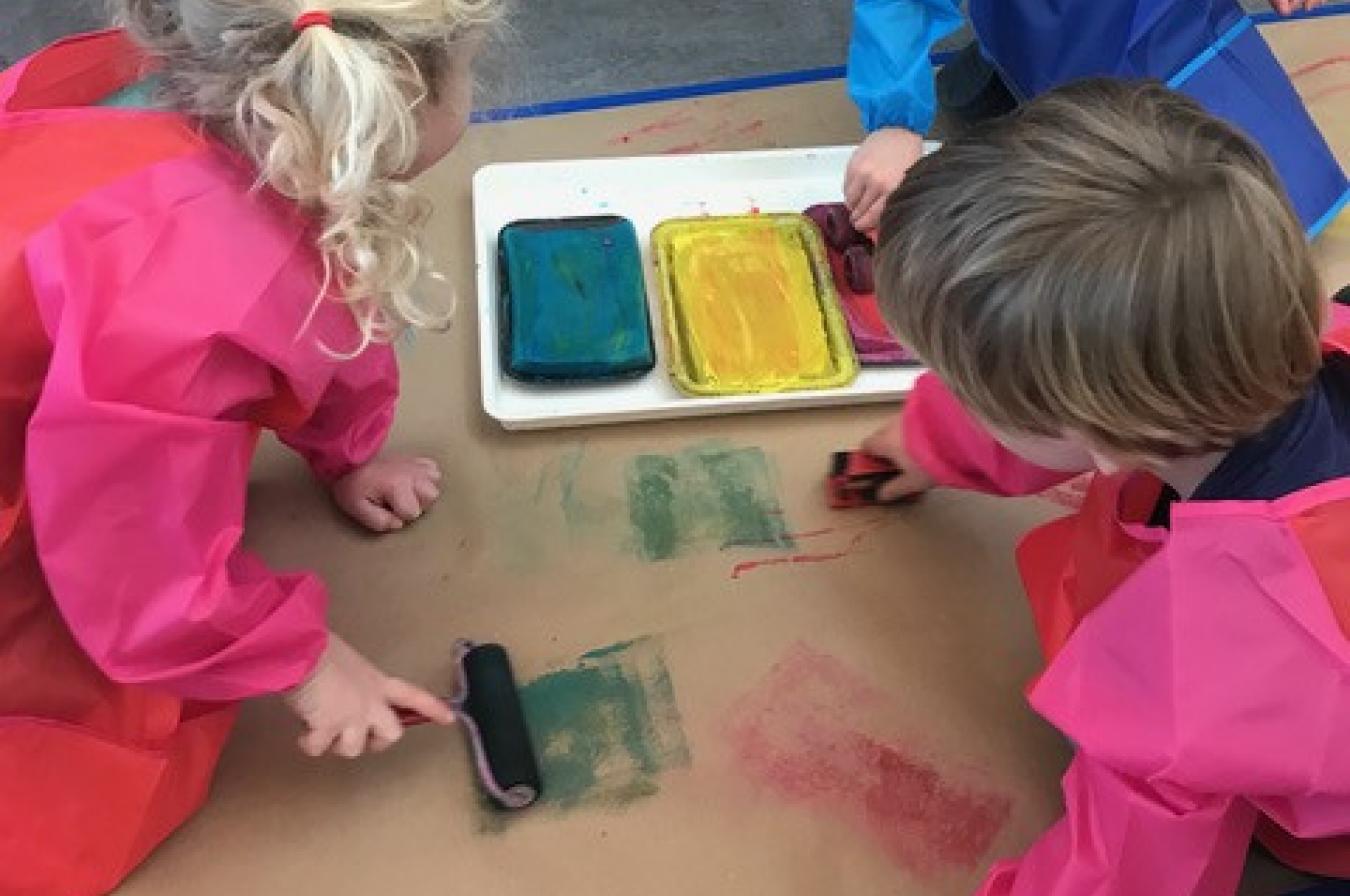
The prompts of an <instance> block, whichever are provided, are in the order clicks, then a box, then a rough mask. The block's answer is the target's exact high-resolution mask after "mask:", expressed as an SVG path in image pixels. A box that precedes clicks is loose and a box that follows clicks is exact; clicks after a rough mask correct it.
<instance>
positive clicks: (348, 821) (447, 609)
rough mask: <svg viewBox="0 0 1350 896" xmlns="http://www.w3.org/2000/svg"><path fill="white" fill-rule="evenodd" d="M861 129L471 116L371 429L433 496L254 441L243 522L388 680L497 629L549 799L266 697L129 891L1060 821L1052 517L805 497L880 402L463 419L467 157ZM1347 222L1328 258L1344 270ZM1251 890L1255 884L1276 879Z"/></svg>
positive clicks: (825, 887)
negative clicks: (371, 754) (349, 750)
mask: <svg viewBox="0 0 1350 896" xmlns="http://www.w3.org/2000/svg"><path fill="white" fill-rule="evenodd" d="M1267 33H1268V34H1269V36H1270V38H1271V40H1272V43H1273V44H1274V46H1275V48H1276V50H1277V51H1278V52H1279V53H1280V55H1281V57H1282V58H1283V59H1284V60H1285V61H1286V62H1287V64H1288V65H1289V66H1290V68H1291V69H1301V68H1303V67H1305V66H1308V65H1309V64H1310V63H1313V62H1316V61H1317V60H1320V59H1324V58H1327V57H1331V56H1334V55H1335V53H1336V51H1337V50H1338V49H1343V48H1344V47H1345V46H1347V45H1350V18H1344V19H1335V20H1332V19H1323V20H1318V21H1316V22H1309V23H1300V24H1290V25H1281V26H1275V27H1271V28H1268V29H1267ZM1347 79H1350V67H1347V66H1345V65H1343V64H1335V65H1328V66H1324V67H1323V68H1321V69H1317V70H1314V71H1311V72H1310V73H1309V74H1306V75H1303V76H1301V77H1300V80H1299V85H1300V87H1301V88H1303V89H1304V90H1305V92H1306V93H1307V94H1308V95H1309V96H1310V98H1311V101H1312V107H1313V111H1314V114H1315V115H1317V117H1318V118H1319V120H1320V121H1321V123H1322V125H1323V126H1324V127H1325V128H1326V129H1327V130H1328V133H1329V136H1330V138H1331V140H1332V141H1333V142H1334V143H1335V144H1336V146H1337V149H1338V151H1339V152H1340V154H1341V157H1342V158H1346V157H1347V156H1350V115H1347V114H1346V110H1347V108H1350V93H1346V92H1339V93H1338V92H1337V90H1336V88H1337V87H1338V86H1341V85H1345V84H1346V83H1347ZM1343 89H1344V88H1342V90H1343ZM858 136H859V131H858V127H857V123H856V117H855V114H854V112H853V110H852V108H851V106H850V104H849V103H848V101H847V99H846V97H845V96H844V92H843V87H842V84H840V83H825V84H817V85H809V86H798V87H789V88H782V89H774V90H764V91H756V92H750V93H740V94H733V95H728V96H721V97H712V98H706V99H698V100H692V101H683V102H673V103H664V104H659V105H648V106H637V107H630V108H623V109H616V110H612V111H603V112H595V113H584V114H574V115H568V116H562V117H555V118H542V119H533V120H525V121H518V122H512V123H505V124H496V125H491V126H483V127H477V128H474V129H473V130H472V131H471V132H470V134H469V135H468V136H467V138H466V139H465V141H464V143H463V144H462V146H461V147H460V149H459V150H458V151H457V152H456V154H455V155H454V156H453V158H452V159H451V160H450V161H448V162H446V163H445V164H443V165H441V166H440V167H439V168H437V169H436V170H435V171H433V172H432V173H431V174H430V175H429V176H428V177H427V178H426V181H425V188H426V190H427V191H428V192H429V194H430V195H431V196H432V197H433V198H434V200H435V201H436V204H437V208H438V211H437V216H436V218H435V221H434V224H433V230H432V233H433V238H432V243H433V245H434V247H435V250H436V252H437V254H438V256H439V261H440V262H441V266H442V268H443V269H444V270H445V271H447V272H449V273H450V274H451V279H452V282H453V283H454V284H455V286H456V287H457V289H458V291H459V294H460V295H461V296H462V302H463V305H462V312H461V313H460V315H459V318H458V324H457V326H456V328H455V330H454V332H453V333H451V334H450V335H448V336H422V337H419V338H418V340H417V343H416V345H415V347H414V349H413V350H412V351H411V352H409V353H406V354H405V364H404V390H405V395H404V399H403V404H402V406H401V410H400V415H399V420H398V425H397V428H396V431H395V433H394V436H393V440H392V448H393V449H395V450H401V451H419V452H426V453H428V454H430V455H432V456H433V457H436V458H437V459H438V460H439V461H440V462H441V463H442V464H443V466H444V468H445V473H446V479H445V483H444V492H445V496H444V498H443V499H442V501H441V503H440V504H439V505H438V506H437V507H436V508H435V509H434V511H433V512H432V513H431V514H430V515H429V516H428V517H427V518H425V519H424V520H422V521H421V522H419V523H418V524H417V525H416V526H415V527H413V528H412V529H411V530H410V531H407V532H406V533H403V534H399V535H396V536H393V537H387V538H381V539H375V538H369V537H366V536H363V535H361V534H358V533H357V532H356V531H355V530H354V529H353V528H352V527H351V526H350V525H348V524H346V523H345V522H344V521H343V520H342V519H340V518H339V517H338V515H337V514H336V513H335V512H334V511H333V510H332V508H331V507H330V506H329V504H328V503H327V501H326V499H325V498H324V496H322V495H321V494H320V493H319V492H318V490H317V489H316V488H315V486H314V485H312V484H311V483H310V482H309V480H308V478H307V476H306V473H305V470H304V469H303V467H302V466H301V464H300V462H299V461H297V460H296V459H294V458H293V457H290V456H288V455H286V454H285V453H283V452H281V451H279V450H276V449H275V448H274V447H270V448H268V449H267V450H265V451H264V453H263V454H262V456H261V457H260V460H259V463H258V466H257V473H256V477H255V487H254V491H253V494H252V498H251V503H250V519H249V536H250V540H251V543H252V544H253V545H254V546H255V547H257V548H258V549H259V550H260V551H261V552H262V553H263V554H264V555H265V556H266V557H267V558H268V559H269V560H270V561H272V562H273V563H274V564H276V565H277V566H278V567H281V568H304V567H310V568H314V569H317V570H319V571H320V572H321V573H322V574H323V575H324V577H325V578H326V580H327V581H328V583H329V584H330V586H331V588H332V593H333V606H332V624H333V627H334V628H335V629H336V630H337V631H339V632H341V633H343V634H344V635H346V636H347V637H348V638H349V639H350V640H351V641H352V642H353V643H354V644H356V645H357V646H358V647H359V648H360V649H361V650H363V651H365V652H366V653H368V654H369V655H370V656H371V657H372V658H374V659H376V660H377V661H378V662H379V663H381V664H382V665H383V666H384V667H385V668H387V669H389V670H390V671H392V672H394V673H396V674H400V675H403V676H405V677H408V678H410V679H412V680H415V681H418V682H422V683H426V684H428V685H434V686H439V687H448V685H449V680H448V679H449V670H450V660H449V649H450V645H451V643H452V642H453V641H454V639H455V638H457V637H461V636H471V637H475V638H478V639H484V640H487V639H497V640H501V641H502V642H504V643H505V644H507V645H508V646H509V648H510V650H511V652H512V655H513V657H514V660H515V663H516V667H517V673H518V675H519V676H520V678H521V679H522V680H523V681H524V682H532V683H531V684H529V685H527V687H526V693H527V702H528V703H529V705H530V706H531V709H532V711H534V712H535V716H534V718H536V719H541V720H542V722H541V724H542V727H543V731H542V732H536V733H537V734H538V735H540V740H541V743H540V747H541V750H542V751H543V753H544V754H545V755H544V766H545V769H546V774H552V775H553V779H552V781H551V783H552V784H553V785H555V786H554V792H553V794H552V797H551V799H550V800H549V801H548V802H546V803H545V804H544V805H541V806H539V807H537V808H535V809H533V810H531V811H530V812H528V813H526V814H524V815H522V816H518V817H513V818H511V819H506V820H503V819H502V818H501V817H500V816H495V815H493V814H491V813H489V812H487V811H486V810H484V809H483V808H482V806H481V804H480V802H479V800H478V797H477V796H476V793H475V789H474V785H473V782H472V780H471V777H470V773H469V767H468V763H467V760H466V754H465V746H464V743H463V740H462V738H461V736H460V732H458V731H455V730H444V731H437V730H420V731H416V732H413V733H411V734H410V735H409V736H408V737H407V739H406V740H405V742H404V743H403V744H401V745H400V746H399V748H398V749H396V750H394V751H392V752H390V753H389V754H386V755H384V756H380V757H376V758H369V759H365V760H362V761H360V762H356V763H348V762H344V761H342V760H336V759H334V760H325V761H311V760H307V759H304V758H303V757H301V756H300V755H299V754H298V752H297V751H296V750H295V749H294V747H293V740H294V738H295V736H296V735H297V733H298V732H297V724H296V722H295V721H294V720H293V719H292V718H291V717H290V716H289V715H288V713H287V712H286V710H285V709H283V708H282V707H281V706H280V705H278V704H277V703H276V702H275V701H261V702H258V703H257V704H255V705H251V706H249V707H247V708H246V710H245V712H244V714H243V717H242V719H241V721H240V723H239V727H238V731H237V733H236V736H235V738H234V741H233V742H232V744H231V746H230V748H229V750H228V752H227V754H226V756H225V759H224V761H223V762H222V765H221V768H220V773H219V776H218V778H217V781H216V785H215V789H214V792H213V795H212V797H211V800H210V802H209V804H208V805H207V807H206V808H205V809H204V810H203V811H202V813H201V814H200V816H199V817H198V818H196V819H195V820H194V821H193V822H192V823H191V824H190V825H189V826H188V827H187V828H185V829H184V830H183V831H181V832H180V833H179V834H178V835H177V836H175V837H174V838H173V839H172V840H171V841H170V842H169V843H168V844H166V845H165V846H164V847H163V848H162V849H161V850H160V851H159V852H158V853H157V854H156V855H155V856H154V857H152V859H151V860H150V861H149V862H148V863H147V864H146V866H145V867H144V868H142V869H141V870H140V871H139V872H138V873H137V874H136V875H135V876H134V877H133V878H132V880H131V881H130V882H128V884H127V885H126V886H125V887H124V889H123V890H122V892H124V893H125V894H127V896H159V894H165V896H167V894H175V896H176V894H182V893H188V892H190V893H193V894H194V896H236V894H239V893H258V894H274V893H276V894H280V893H287V894H325V896H329V894H331V896H358V894H360V896H364V894H370V893H399V894H405V896H433V894H458V893H472V892H481V893H492V894H494V896H540V894H550V896H552V894H560V896H573V894H576V896H580V894H586V896H620V894H623V896H629V894H642V896H666V894H670V896H685V894H689V893H736V894H759V893H763V894H774V896H808V894H809V896H816V894H837V893H848V894H851V896H864V894H904V896H939V894H941V896H948V894H950V896H956V894H963V893H967V892H970V890H971V888H972V887H974V886H975V885H976V884H977V883H978V881H979V880H980V878H981V875H982V872H983V869H984V868H985V867H986V866H987V865H988V863H989V861H991V860H992V859H993V858H994V857H996V856H1000V855H1006V854H1011V853H1015V852H1017V851H1018V850H1020V849H1021V848H1023V847H1024V846H1025V845H1026V844H1028V843H1029V842H1030V841H1031V840H1032V839H1033V838H1034V837H1035V836H1036V835H1037V834H1038V832H1040V831H1041V830H1042V829H1043V828H1044V827H1045V826H1046V825H1048V824H1049V823H1050V822H1051V821H1053V820H1054V818H1055V817H1056V816H1057V814H1058V813H1059V811H1060V796H1059V790H1058V781H1057V779H1058V775H1059V774H1060V772H1061V771H1062V769H1063V766H1064V764H1065V762H1066V760H1067V757H1068V755H1069V754H1068V750H1067V748H1066V746H1065V744H1064V743H1063V742H1062V741H1061V740H1060V739H1059V737H1058V736H1057V735H1056V734H1055V732H1053V731H1052V730H1051V729H1050V728H1049V727H1048V726H1046V725H1045V724H1044V723H1042V722H1040V721H1039V720H1038V719H1036V718H1035V717H1034V716H1033V714H1032V713H1031V712H1030V711H1029V710H1028V709H1027V708H1026V706H1025V703H1024V700H1023V697H1022V688H1023V686H1024V684H1025V682H1026V681H1027V680H1028V679H1029V678H1030V677H1031V676H1032V675H1033V674H1034V673H1035V671H1036V669H1037V666H1038V652H1037V648H1036V644H1035V638H1034V635H1033V631H1032V627H1031V623H1030V620H1029V618H1028V614H1027V611H1026V609H1025V607H1024V604H1023V601H1022V595H1021V591H1020V587H1019V585H1018V582H1017V578H1016V575H1015V571H1014V567H1013V563H1012V556H1011V553H1012V548H1013V545H1014V544H1015V542H1016V540H1017V539H1018V537H1019V536H1020V535H1021V534H1022V533H1023V532H1024V531H1025V530H1026V529H1027V528H1028V527H1029V526H1030V525H1032V524H1033V523H1035V522H1036V521H1038V520H1041V519H1045V518H1047V517H1049V516H1051V515H1053V514H1054V513H1055V512H1057V511H1056V508H1055V507H1054V506H1053V505H1051V504H1050V503H1048V502H1042V501H997V500H991V499H985V498H981V497H975V496H966V495H953V494H936V495H933V496H931V498H930V499H928V500H925V501H924V502H922V504H921V505H920V506H917V507H914V508H910V509H905V510H902V511H896V512H875V511H866V510H864V511H850V512H843V513H832V512H830V511H828V510H826V509H825V508H824V505H823V501H822V492H821V477H822V473H823V469H824V465H825V462H826V459H827V455H828V453H829V452H830V451H831V450H834V449H836V448H841V447H846V446H851V445H854V444H856V443H857V441H858V440H859V439H860V438H861V437H862V436H863V435H864V434H865V433H867V432H868V431H869V430H870V429H871V428H873V427H874V426H876V425H878V424H879V423H880V422H882V421H883V420H884V419H885V417H886V415H887V413H888V412H887V411H885V410H879V409H857V408H853V409H844V410H838V411H809V412H788V413H777V414H768V415H752V416H744V417H726V418H721V419H701V420H686V421H682V422H671V423H657V424H639V425H627V426H615V427H606V428H588V429H578V430H570V431H568V430H563V431H551V432H540V433H515V434H510V433H506V432H504V431H502V430H501V429H499V428H498V427H497V426H496V425H495V424H494V423H493V422H492V421H490V420H488V419H487V418H485V416H484V415H483V413H482V411H481V409H480V406H479V401H478V373H477V370H478V366H477V348H476V345H477V343H476V334H475V320H474V314H473V296H474V293H473V276H472V275H473V258H472V249H471V246H472V243H471V232H470V187H469V177H470V174H471V172H472V171H473V170H474V169H476V168H477V167H478V166H479V165H481V164H484V163H486V162H489V161H508V160H525V159H543V158H569V157H593V156H603V155H622V154H634V153H648V152H661V151H672V150H675V151H692V150H717V149H738V148H760V147H771V146H802V145H819V144H831V143H843V142H849V141H854V140H856V139H857V138H858ZM1347 228H1350V219H1348V218H1347V217H1346V216H1342V218H1341V221H1340V222H1339V223H1338V224H1337V225H1335V226H1334V227H1333V228H1332V231H1331V232H1330V233H1329V234H1328V236H1327V238H1326V239H1325V240H1324V241H1323V243H1322V246H1321V248H1320V252H1321V258H1322V262H1323V264H1324V266H1325V268H1326V269H1327V270H1328V271H1329V272H1334V280H1335V282H1336V283H1343V282H1346V281H1347V280H1350V230H1347ZM662 489H665V490H668V491H669V492H670V493H672V494H675V495H676V500H675V502H674V504H673V505H671V506H673V507H674V510H673V511H672V512H671V513H670V514H668V515H665V516H663V514H662V511H661V509H660V508H661V507H662V506H668V505H667V502H662V501H654V500H652V499H651V498H650V496H651V495H652V494H657V493H660V492H661V490H662ZM644 496H645V497H644ZM630 642H631V643H630ZM615 645H618V646H615ZM606 648H609V649H606ZM588 652H592V655H591V656H590V657H587V658H583V655H584V654H587V653H588ZM588 756H589V757H592V758H594V757H598V759H594V761H592V759H588V758H587V757H588ZM869 782H870V783H869ZM877 782H880V783H879V784H878V783H877ZM1249 877H1250V880H1249V882H1248V890H1247V891H1248V892H1250V893H1253V894H1255V893H1268V892H1271V893H1273V892H1277V891H1278V890H1279V886H1278V884H1279V883H1286V884H1287V883H1289V878H1287V877H1286V876H1283V875H1282V874H1281V873H1279V872H1275V871H1273V870H1272V869H1270V868H1268V867H1254V869H1253V872H1252V874H1251V875H1249Z"/></svg>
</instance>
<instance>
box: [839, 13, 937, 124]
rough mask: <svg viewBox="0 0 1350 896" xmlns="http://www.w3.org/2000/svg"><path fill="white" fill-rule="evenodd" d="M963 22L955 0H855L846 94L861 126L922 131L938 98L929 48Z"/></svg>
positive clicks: (935, 113)
mask: <svg viewBox="0 0 1350 896" xmlns="http://www.w3.org/2000/svg"><path fill="white" fill-rule="evenodd" d="M960 26H961V12H960V10H959V9H957V6H956V3H955V2H954V0H855V2H854V5H853V38H852V40H851V41H850V43H849V50H848V94H849V96H850V97H852V99H853V102H854V103H856V104H857V106H858V111H859V112H861V113H862V123H863V127H864V128H866V129H867V131H868V132H869V133H870V132H872V131H875V130H877V129H878V128H886V127H901V128H906V129H907V130H911V131H914V132H915V133H918V134H922V133H924V132H926V131H927V130H928V129H929V128H930V127H932V125H933V118H934V117H935V116H936V115H937V97H936V95H935V93H934V90H933V69H932V65H931V64H930V63H929V59H928V56H929V52H930V51H931V50H932V49H933V45H934V44H936V43H937V42H938V41H940V40H942V39H943V38H944V37H946V36H947V35H949V34H951V33H952V32H953V31H955V30H956V29H957V28H959V27H960Z"/></svg>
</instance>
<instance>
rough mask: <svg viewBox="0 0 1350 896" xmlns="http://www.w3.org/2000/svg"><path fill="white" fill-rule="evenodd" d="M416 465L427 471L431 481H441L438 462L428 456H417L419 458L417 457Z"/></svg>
mask: <svg viewBox="0 0 1350 896" xmlns="http://www.w3.org/2000/svg"><path fill="white" fill-rule="evenodd" d="M417 465H418V466H419V467H421V468H422V469H424V470H426V471H427V475H428V476H430V477H431V481H432V482H440V481H441V465H440V464H438V463H436V462H435V461H434V460H432V459H431V458H429V457H419V458H418V459H417Z"/></svg>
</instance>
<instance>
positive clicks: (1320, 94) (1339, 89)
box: [1304, 84, 1350, 106]
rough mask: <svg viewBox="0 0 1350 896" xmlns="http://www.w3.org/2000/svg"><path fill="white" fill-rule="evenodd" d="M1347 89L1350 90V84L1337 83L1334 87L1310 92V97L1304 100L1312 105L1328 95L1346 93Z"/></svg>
mask: <svg viewBox="0 0 1350 896" xmlns="http://www.w3.org/2000/svg"><path fill="white" fill-rule="evenodd" d="M1347 90H1350V84H1337V85H1335V86H1334V87H1328V88H1326V89H1325V90H1319V91H1317V92H1316V93H1310V94H1308V98H1307V99H1306V100H1304V102H1305V103H1307V104H1308V105H1310V106H1311V105H1312V104H1313V103H1315V102H1317V101H1318V100H1324V99H1326V98H1327V97H1329V96H1335V95H1336V94H1338V93H1345V92H1346V91H1347Z"/></svg>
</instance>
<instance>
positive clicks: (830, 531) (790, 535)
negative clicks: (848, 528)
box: [780, 511, 839, 541]
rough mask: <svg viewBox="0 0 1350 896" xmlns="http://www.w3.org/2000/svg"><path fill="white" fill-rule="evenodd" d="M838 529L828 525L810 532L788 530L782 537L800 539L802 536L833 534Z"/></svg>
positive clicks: (793, 539) (815, 536) (816, 536)
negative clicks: (825, 527)
mask: <svg viewBox="0 0 1350 896" xmlns="http://www.w3.org/2000/svg"><path fill="white" fill-rule="evenodd" d="M780 512H781V511H780ZM838 531H839V530H838V529H836V528H835V527H834V526H830V527H829V528H827V529H812V530H811V531H810V532H789V533H787V534H786V535H784V536H783V537H784V538H787V539H791V540H792V541H801V540H802V539H804V538H819V537H820V536H822V535H833V534H834V533H836V532H838Z"/></svg>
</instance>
